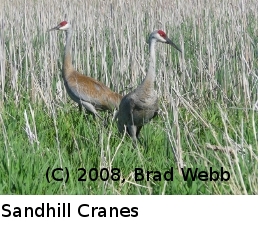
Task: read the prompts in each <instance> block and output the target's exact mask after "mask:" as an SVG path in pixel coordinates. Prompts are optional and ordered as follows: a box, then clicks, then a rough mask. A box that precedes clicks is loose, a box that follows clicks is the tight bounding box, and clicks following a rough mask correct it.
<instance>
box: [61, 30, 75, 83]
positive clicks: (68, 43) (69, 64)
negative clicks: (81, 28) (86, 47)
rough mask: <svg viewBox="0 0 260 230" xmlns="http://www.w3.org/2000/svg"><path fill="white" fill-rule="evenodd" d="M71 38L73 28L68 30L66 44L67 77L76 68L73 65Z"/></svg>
mask: <svg viewBox="0 0 260 230" xmlns="http://www.w3.org/2000/svg"><path fill="white" fill-rule="evenodd" d="M71 38H72V28H69V29H68V30H66V45H65V54H64V60H63V77H64V78H66V77H67V76H68V74H69V73H70V72H71V71H72V70H74V68H73V66H72V58H71Z"/></svg>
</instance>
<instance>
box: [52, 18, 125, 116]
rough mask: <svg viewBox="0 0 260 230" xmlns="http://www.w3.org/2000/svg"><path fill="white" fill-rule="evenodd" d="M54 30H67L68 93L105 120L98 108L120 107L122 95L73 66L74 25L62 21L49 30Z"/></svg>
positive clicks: (65, 68) (64, 71) (65, 64)
mask: <svg viewBox="0 0 260 230" xmlns="http://www.w3.org/2000/svg"><path fill="white" fill-rule="evenodd" d="M52 30H62V31H66V45H65V54H64V60H63V69H62V77H63V80H64V84H65V87H66V90H67V93H68V94H69V96H70V97H71V99H72V100H74V101H75V102H77V103H78V104H79V107H80V108H81V105H83V106H84V107H85V108H86V109H87V110H88V111H90V112H91V113H93V114H94V115H95V116H98V117H99V118H100V119H101V120H103V119H102V118H101V116H100V115H99V114H98V112H97V110H110V111H113V110H114V109H115V108H116V109H118V107H119V104H120V101H121V99H122V96H121V95H120V94H118V93H115V92H113V91H112V90H110V89H109V88H108V87H107V86H105V85H104V84H103V83H101V82H99V81H97V80H95V79H93V78H91V77H87V76H85V75H83V74H81V73H79V72H77V71H76V70H75V69H74V68H73V65H72V60H71V37H72V26H71V25H70V24H69V23H68V22H66V21H62V22H61V23H60V24H58V25H57V26H55V27H54V28H52V29H50V30H49V31H52Z"/></svg>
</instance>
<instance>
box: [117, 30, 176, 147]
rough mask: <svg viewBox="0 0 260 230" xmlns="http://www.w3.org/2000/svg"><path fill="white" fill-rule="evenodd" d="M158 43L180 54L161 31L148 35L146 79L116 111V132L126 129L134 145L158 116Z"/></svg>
mask: <svg viewBox="0 0 260 230" xmlns="http://www.w3.org/2000/svg"><path fill="white" fill-rule="evenodd" d="M158 41H159V42H162V43H166V44H170V45H172V46H174V47H175V48H176V49H177V50H178V51H180V52H181V50H180V49H179V48H178V47H177V46H176V45H175V44H174V43H173V42H172V41H171V40H170V39H169V38H168V37H167V35H166V34H165V32H163V31H162V30H155V31H154V32H152V33H151V34H150V37H149V52H150V63H149V67H148V71H147V74H146V77H145V79H144V80H143V81H142V83H141V84H140V85H139V86H138V87H137V88H136V89H135V90H133V91H132V92H130V93H128V94H127V95H125V96H124V97H123V98H122V100H121V103H120V105H119V111H118V122H117V126H118V130H119V132H120V133H123V132H124V130H125V127H126V131H127V133H128V134H129V135H130V137H131V138H132V140H133V142H134V144H136V141H137V139H139V138H138V137H139V134H140V130H141V128H142V127H143V125H144V124H146V123H148V122H149V121H150V120H151V119H152V118H154V117H155V116H156V115H157V114H158V109H159V101H158V96H157V93H156V91H155V90H154V82H155V76H156V71H155V64H156V55H155V45H156V42H158Z"/></svg>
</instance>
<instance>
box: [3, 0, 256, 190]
mask: <svg viewBox="0 0 260 230" xmlns="http://www.w3.org/2000/svg"><path fill="white" fill-rule="evenodd" d="M193 2H194V1H186V2H185V4H184V3H183V2H182V1H178V0H176V1H174V2H170V1H169V2H168V3H169V4H165V5H162V4H161V3H160V1H153V2H152V3H151V2H150V1H143V2H142V4H141V6H139V3H138V1H131V3H130V2H129V3H118V2H117V1H112V2H102V4H101V3H100V2H98V1H91V0H89V1H64V2H63V3H60V2H59V3H55V2H53V1H44V2H41V1H36V2H35V1H27V6H26V7H25V5H24V2H23V1H22V2H20V1H18V0H16V1H13V2H12V3H9V1H4V5H3V9H4V11H2V14H1V15H0V26H1V30H0V77H1V78H0V98H1V100H0V124H1V125H0V127H1V129H0V130H1V131H0V178H1V179H0V194H258V151H257V145H258V126H257V123H258V111H257V109H256V107H255V105H256V102H257V93H258V92H257V91H258V88H257V83H258V82H257V75H258V72H257V71H258V70H257V69H258V64H257V63H258V50H257V45H258V36H257V23H256V21H257V17H258V16H257V1H253V0H246V1H243V2H237V1H229V2H227V1H220V0H219V1H214V2H213V1H209V2H205V1H197V2H196V4H195V5H194V3H193ZM56 4H59V6H58V5H57V6H56ZM166 5H167V7H166ZM245 6H246V7H245ZM54 9H55V10H58V12H56V13H54V12H53V10H54ZM65 14H67V17H66V18H67V19H68V20H69V21H72V23H73V26H74V40H73V48H74V55H73V60H74V66H75V68H76V69H77V70H78V71H79V72H82V73H84V74H87V75H90V76H92V77H94V78H96V79H98V80H100V81H102V82H104V83H105V84H106V85H107V86H109V87H110V88H111V89H113V90H114V91H117V92H120V91H122V92H123V94H126V93H128V92H129V91H130V88H131V87H136V86H137V85H138V84H139V83H140V82H141V79H143V77H144V74H143V71H144V72H145V70H146V67H147V60H148V46H147V44H146V40H147V37H148V35H149V33H150V32H151V31H152V30H154V29H155V28H161V29H163V30H165V31H166V32H167V34H168V36H169V37H170V38H171V39H172V40H173V41H174V42H175V43H176V44H179V46H180V47H181V48H182V50H183V53H182V54H178V53H177V52H176V51H175V50H174V49H171V48H170V47H167V46H163V45H161V44H158V45H157V51H158V52H157V79H156V90H157V92H158V95H159V96H160V112H159V116H158V117H157V118H155V119H154V120H152V121H151V122H150V123H149V124H148V125H145V126H144V128H143V129H142V131H141V135H142V143H143V144H142V145H138V148H133V146H132V143H131V140H130V139H129V138H128V137H127V136H123V137H122V136H119V134H118V132H117V127H116V124H115V123H109V125H108V127H103V126H102V124H101V123H100V122H99V121H98V120H94V119H93V117H92V116H91V115H90V114H87V113H80V112H79V111H78V108H77V106H76V105H75V104H74V103H72V101H71V100H70V99H69V97H68V95H67V94H66V91H65V88H64V86H63V82H62V79H61V67H62V54H63V45H64V34H63V33H57V34H56V33H52V34H49V33H47V32H46V31H47V29H49V28H52V27H53V26H55V25H56V24H57V23H59V22H60V21H62V20H64V17H65ZM17 15H19V18H20V19H19V20H18V19H17V17H16V16H17ZM102 116H103V117H106V118H107V119H111V115H110V114H107V113H103V114H102ZM57 167H62V168H64V169H65V167H67V169H68V171H69V178H68V181H67V182H66V183H65V182H62V181H53V180H51V181H50V183H48V182H47V180H46V171H47V169H48V168H49V169H50V170H52V169H54V168H57ZM171 167H173V171H174V179H173V181H165V180H164V179H162V180H161V181H156V178H152V176H151V177H150V178H149V180H147V179H145V180H144V181H135V178H134V169H135V168H143V169H144V170H152V171H160V172H164V171H166V170H169V169H170V168H171ZM183 167H184V169H187V168H192V169H194V170H195V169H196V168H198V170H199V171H203V170H204V171H207V172H209V170H210V167H212V168H213V170H217V171H220V168H221V167H223V169H224V170H226V171H228V172H230V175H231V178H230V180H228V181H206V182H205V181H200V180H195V181H192V180H191V178H189V179H188V180H187V181H185V180H184V178H183V176H182V174H181V168H183ZM79 168H85V169H86V171H87V173H86V177H83V178H86V181H78V179H79V178H80V176H81V175H82V173H83V171H78V169H79ZM91 168H97V169H98V170H101V169H102V168H107V169H108V170H109V171H110V170H111V169H112V168H118V169H120V181H113V180H111V178H110V179H109V180H108V181H102V180H101V178H100V177H99V178H98V179H97V180H96V181H91V180H90V178H89V175H88V171H89V170H90V169H91ZM55 175H57V177H59V178H65V179H66V172H64V173H62V172H56V174H55ZM92 176H94V175H93V174H92ZM102 176H104V177H105V176H106V171H105V170H103V174H102ZM109 176H110V177H111V175H109ZM123 179H125V181H124V182H123V183H121V181H122V180H123Z"/></svg>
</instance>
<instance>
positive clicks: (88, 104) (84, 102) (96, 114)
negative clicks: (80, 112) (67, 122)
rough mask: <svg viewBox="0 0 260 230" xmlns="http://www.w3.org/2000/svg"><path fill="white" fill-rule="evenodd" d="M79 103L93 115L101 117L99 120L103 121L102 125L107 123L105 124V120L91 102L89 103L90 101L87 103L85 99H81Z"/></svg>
mask: <svg viewBox="0 0 260 230" xmlns="http://www.w3.org/2000/svg"><path fill="white" fill-rule="evenodd" d="M81 104H82V105H83V106H84V107H85V108H86V109H87V110H88V111H89V112H91V113H92V114H94V116H95V117H96V116H97V117H98V118H99V119H101V120H102V121H103V122H104V125H105V126H106V125H107V124H106V121H105V120H104V119H103V118H102V117H101V116H100V115H99V114H98V112H97V110H96V109H95V107H94V106H93V105H92V104H90V103H88V102H86V101H81Z"/></svg>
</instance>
